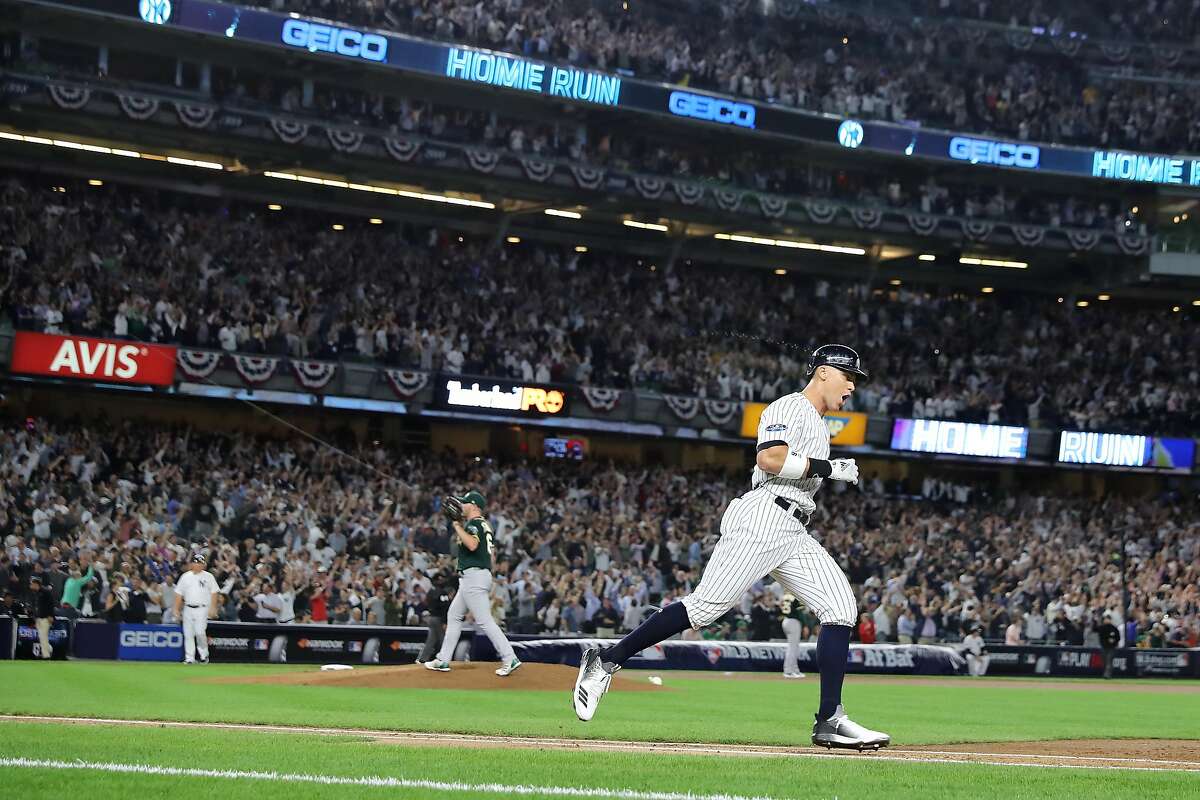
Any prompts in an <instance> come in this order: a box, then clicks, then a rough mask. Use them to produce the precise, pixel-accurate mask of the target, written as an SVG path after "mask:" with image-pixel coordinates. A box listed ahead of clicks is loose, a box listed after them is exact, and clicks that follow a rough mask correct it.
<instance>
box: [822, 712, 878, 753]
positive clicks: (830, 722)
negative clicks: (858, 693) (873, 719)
mask: <svg viewBox="0 0 1200 800" xmlns="http://www.w3.org/2000/svg"><path fill="white" fill-rule="evenodd" d="M812 742H813V744H815V745H819V746H821V747H824V748H825V749H830V748H833V747H840V748H844V749H847V750H878V749H879V748H881V747H887V746H888V745H889V744H891V743H892V737H890V736H888V735H887V734H886V733H880V732H879V731H873V730H870V729H869V728H864V727H863V726H862V725H859V724H858V723H857V722H855V721H854V720H852V719H850V717H848V716H846V709H844V708H842V707H841V706H838V707H837V710H836V711H834V712H833V716H832V717H830V718H829V719H826V720H817V721H816V722H814V723H813V732H812Z"/></svg>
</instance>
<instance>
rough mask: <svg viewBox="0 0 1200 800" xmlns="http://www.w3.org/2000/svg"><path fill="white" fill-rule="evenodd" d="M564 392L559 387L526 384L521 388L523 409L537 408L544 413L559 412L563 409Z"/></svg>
mask: <svg viewBox="0 0 1200 800" xmlns="http://www.w3.org/2000/svg"><path fill="white" fill-rule="evenodd" d="M563 402H564V398H563V393H562V392H560V391H558V390H557V389H550V390H549V391H547V390H545V389H538V388H536V387H530V386H526V387H524V388H522V389H521V410H522V411H529V410H530V409H533V408H536V409H537V410H538V411H541V412H542V413H543V414H557V413H558V412H560V411H562V407H563Z"/></svg>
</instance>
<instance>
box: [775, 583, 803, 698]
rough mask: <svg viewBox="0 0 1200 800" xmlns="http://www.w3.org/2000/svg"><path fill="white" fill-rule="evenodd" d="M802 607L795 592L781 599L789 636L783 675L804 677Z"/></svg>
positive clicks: (780, 607) (785, 629)
mask: <svg viewBox="0 0 1200 800" xmlns="http://www.w3.org/2000/svg"><path fill="white" fill-rule="evenodd" d="M800 609H801V605H800V603H799V601H797V600H796V596H795V595H794V594H785V595H784V596H783V597H782V598H780V600H779V615H780V616H781V617H783V623H782V624H783V633H784V635H785V636H787V652H786V653H785V654H784V656H783V677H785V678H803V677H804V673H803V672H801V671H800V628H801V625H800Z"/></svg>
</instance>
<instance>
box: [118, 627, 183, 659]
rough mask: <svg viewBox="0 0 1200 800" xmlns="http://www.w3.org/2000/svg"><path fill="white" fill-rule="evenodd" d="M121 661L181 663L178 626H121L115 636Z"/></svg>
mask: <svg viewBox="0 0 1200 800" xmlns="http://www.w3.org/2000/svg"><path fill="white" fill-rule="evenodd" d="M117 658H119V659H120V660H122V661H181V660H183V631H182V630H180V628H179V626H178V625H122V626H121V630H120V633H118V634H117Z"/></svg>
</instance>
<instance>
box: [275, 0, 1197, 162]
mask: <svg viewBox="0 0 1200 800" xmlns="http://www.w3.org/2000/svg"><path fill="white" fill-rule="evenodd" d="M938 2H939V8H938V9H936V10H934V11H933V12H932V13H931V20H940V19H942V18H946V17H950V18H953V17H954V16H956V15H955V14H954V12H953V11H952V10H951V9H950V7H949V5H948V4H944V5H943V4H941V0H938ZM259 4H260V5H267V6H270V7H273V8H275V9H277V10H285V11H293V12H299V13H304V14H312V15H314V16H319V17H324V18H327V19H335V20H342V21H347V22H351V23H354V24H359V25H370V26H376V27H381V28H384V29H391V30H397V31H401V32H406V33H412V34H416V35H419V36H424V37H431V38H436V39H442V40H447V41H454V42H467V43H473V44H477V45H480V46H484V47H487V48H490V49H495V50H501V51H508V52H512V53H517V54H523V55H526V56H533V57H538V58H542V59H546V60H550V61H558V62H564V63H569V64H573V65H577V66H582V67H590V68H593V69H597V70H600V71H609V72H623V73H624V74H634V75H637V76H641V77H646V78H650V79H654V80H667V81H670V82H672V83H680V84H685V85H689V86H696V87H699V88H704V89H710V90H715V91H720V92H726V93H730V94H735V95H741V96H744V97H749V98H753V99H757V100H761V101H764V102H767V103H777V104H779V105H784V106H791V107H795V108H801V109H807V110H811V111H821V112H825V113H831V114H837V115H839V116H851V117H858V118H868V119H882V120H889V121H894V122H903V123H917V124H923V125H930V126H939V127H947V128H952V129H954V130H964V131H975V132H979V133H986V134H992V135H1002V136H1011V137H1015V138H1019V139H1028V140H1032V141H1046V142H1061V143H1077V144H1092V145H1099V146H1104V147H1124V148H1133V149H1143V150H1163V151H1165V152H1188V151H1194V150H1196V149H1197V148H1198V147H1200V120H1197V119H1196V118H1195V117H1194V115H1193V114H1192V113H1191V109H1192V108H1194V107H1195V105H1196V102H1195V101H1196V89H1195V88H1194V87H1190V86H1188V85H1187V84H1185V83H1183V82H1178V81H1174V82H1173V81H1165V82H1154V81H1127V80H1115V79H1106V80H1097V79H1095V78H1094V77H1093V76H1092V75H1091V73H1089V71H1088V69H1087V65H1086V64H1083V63H1080V62H1077V61H1075V60H1073V59H1071V58H1068V57H1066V56H1062V55H1057V54H1056V55H1044V54H1043V55H1038V54H1035V53H1023V54H1021V55H1020V56H1017V55H1016V54H1015V53H1014V52H1013V51H1011V50H1009V49H1008V48H1007V47H1003V48H998V47H995V46H988V45H986V44H983V43H975V42H971V41H969V40H963V41H957V40H955V39H954V38H953V37H948V36H946V35H945V32H944V31H943V29H942V27H941V26H940V25H939V24H929V25H924V26H921V25H917V26H891V27H890V28H889V29H888V30H886V31H872V30H870V29H869V28H862V29H858V30H855V31H854V32H853V39H851V38H850V36H849V35H847V34H848V31H847V29H846V24H845V21H844V20H837V21H830V22H823V21H821V20H820V19H812V18H806V19H805V20H802V21H796V22H793V23H790V24H780V21H779V20H778V19H776V18H773V17H772V18H767V17H762V16H760V15H758V14H754V13H747V12H746V11H745V10H744V9H742V8H741V7H740V6H741V4H739V3H720V4H717V6H716V8H711V7H710V8H695V9H692V10H691V11H690V12H684V13H679V11H678V10H677V9H676V10H672V9H668V8H666V7H658V6H656V5H655V4H640V3H635V4H629V3H625V4H620V3H613V4H605V5H600V4H592V3H587V2H583V3H571V2H566V1H565V0H555V1H554V2H546V3H528V2H524V0H503V2H497V3H476V2H471V1H470V0H421V1H420V2H414V1H413V0H378V1H377V2H357V0H355V1H354V2H351V0H261V2H260V3H259ZM972 5H974V4H972ZM979 5H981V6H984V7H985V8H986V7H989V6H990V4H988V3H982V4H979ZM1009 5H1011V4H1008V5H1006V7H1008V6H1009ZM1159 5H1160V0H1151V2H1150V3H1149V4H1148V5H1147V6H1146V11H1151V9H1153V8H1157V7H1158V6H1159ZM1162 5H1166V6H1170V7H1171V9H1172V15H1174V9H1177V8H1178V9H1180V10H1181V12H1184V11H1185V12H1186V17H1187V19H1188V21H1189V22H1188V24H1189V25H1194V23H1195V19H1196V10H1195V8H1196V4H1195V3H1194V2H1193V3H1190V4H1185V3H1184V2H1183V0H1167V2H1166V3H1162ZM1189 5H1190V7H1189ZM1045 8H1046V7H1045V5H1044V4H1032V7H1030V10H1029V14H1030V17H1031V18H1032V17H1035V16H1041V15H1044V14H1045V13H1046V12H1045V10H1044V9H1045ZM1163 11H1164V16H1165V9H1163ZM1089 13H1090V12H1089ZM1112 13H1113V14H1118V13H1119V12H1118V11H1117V9H1116V8H1115V7H1113V8H1112ZM1156 13H1157V12H1151V13H1149V14H1145V13H1140V12H1129V16H1130V17H1133V16H1137V17H1138V18H1139V19H1154V18H1155V16H1156ZM1157 18H1158V19H1160V20H1161V19H1163V18H1164V17H1163V16H1158V17H1157ZM1051 22H1052V23H1053V22H1054V20H1053V19H1052V20H1051ZM1163 27H1164V28H1166V27H1167V26H1163ZM1173 32H1175V33H1177V32H1178V29H1176V30H1175V31H1173Z"/></svg>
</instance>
